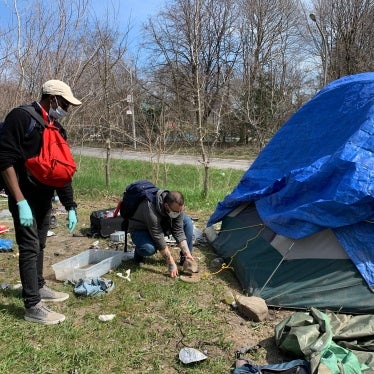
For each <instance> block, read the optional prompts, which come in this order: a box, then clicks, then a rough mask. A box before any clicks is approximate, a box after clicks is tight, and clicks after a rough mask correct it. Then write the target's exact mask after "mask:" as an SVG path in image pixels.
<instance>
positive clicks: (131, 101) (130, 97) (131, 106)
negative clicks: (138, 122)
mask: <svg viewBox="0 0 374 374" xmlns="http://www.w3.org/2000/svg"><path fill="white" fill-rule="evenodd" d="M126 70H127V71H128V72H129V74H130V94H129V95H127V98H126V101H127V102H128V104H129V109H128V110H127V112H126V114H129V115H131V126H132V138H133V147H134V149H136V128H135V111H134V86H133V81H132V70H131V69H126Z"/></svg>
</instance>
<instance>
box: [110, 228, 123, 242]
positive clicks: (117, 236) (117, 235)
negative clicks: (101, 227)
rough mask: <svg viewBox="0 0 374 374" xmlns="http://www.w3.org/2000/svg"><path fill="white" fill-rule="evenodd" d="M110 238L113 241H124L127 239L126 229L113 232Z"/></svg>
mask: <svg viewBox="0 0 374 374" xmlns="http://www.w3.org/2000/svg"><path fill="white" fill-rule="evenodd" d="M110 240H111V241H112V242H124V241H125V232H124V231H115V232H114V233H113V234H110Z"/></svg>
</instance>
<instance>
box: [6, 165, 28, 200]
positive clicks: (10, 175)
mask: <svg viewBox="0 0 374 374" xmlns="http://www.w3.org/2000/svg"><path fill="white" fill-rule="evenodd" d="M1 175H2V177H3V179H4V182H5V184H6V186H7V187H8V189H9V192H10V193H11V195H12V196H13V198H14V199H15V200H16V201H17V202H19V201H21V200H24V199H25V197H24V196H23V193H22V191H21V189H20V187H19V184H18V179H17V175H16V171H15V170H14V167H13V166H9V167H8V168H7V169H5V170H3V171H2V172H1Z"/></svg>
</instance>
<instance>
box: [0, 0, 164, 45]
mask: <svg viewBox="0 0 374 374" xmlns="http://www.w3.org/2000/svg"><path fill="white" fill-rule="evenodd" d="M41 1H42V2H43V1H54V0H41ZM66 1H68V0H66ZM166 1H167V0H88V2H89V5H90V7H91V8H92V10H93V12H94V13H95V15H96V16H97V17H98V18H99V19H100V17H105V16H106V14H107V11H109V15H110V16H113V9H115V10H116V11H118V13H116V14H115V17H116V22H118V23H121V24H122V25H128V24H129V23H130V25H131V26H132V29H131V31H130V34H129V43H130V47H132V48H136V46H137V44H138V43H139V42H140V29H141V26H142V24H143V23H145V22H146V21H147V19H148V17H149V16H152V15H156V14H157V13H158V11H159V10H160V9H161V8H162V6H163V4H164V3H165V2H166ZM13 2H14V0H0V22H2V24H3V25H4V22H5V21H6V19H7V18H9V17H10V12H9V8H10V9H13V8H14V6H13ZM27 3H29V1H28V0H17V4H18V6H19V7H21V6H22V5H23V4H27Z"/></svg>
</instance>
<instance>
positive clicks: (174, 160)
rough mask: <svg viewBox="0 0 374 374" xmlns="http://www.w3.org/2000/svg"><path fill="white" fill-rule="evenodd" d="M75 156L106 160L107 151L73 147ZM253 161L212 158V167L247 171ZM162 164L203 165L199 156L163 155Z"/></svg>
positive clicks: (126, 156)
mask: <svg viewBox="0 0 374 374" xmlns="http://www.w3.org/2000/svg"><path fill="white" fill-rule="evenodd" d="M72 151H73V153H74V154H76V155H78V154H81V155H83V156H92V157H99V158H106V150H105V149H102V148H91V147H72ZM110 153H111V157H112V158H115V159H122V160H140V161H152V158H153V161H156V160H157V155H153V156H152V155H151V154H149V153H147V152H135V151H127V150H118V149H112V150H111V152H110ZM252 161H253V160H234V159H221V158H212V159H211V160H210V166H211V167H214V168H219V169H237V170H247V169H248V167H249V166H250V165H251V163H252ZM161 162H165V163H170V164H176V165H196V166H197V165H201V157H199V156H186V155H171V154H166V155H162V159H161Z"/></svg>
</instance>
